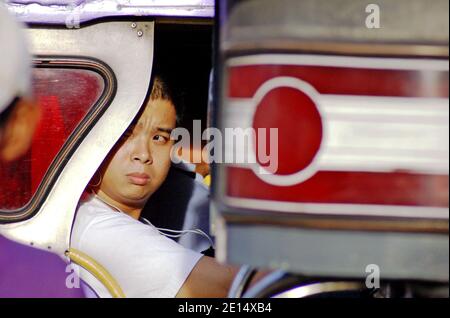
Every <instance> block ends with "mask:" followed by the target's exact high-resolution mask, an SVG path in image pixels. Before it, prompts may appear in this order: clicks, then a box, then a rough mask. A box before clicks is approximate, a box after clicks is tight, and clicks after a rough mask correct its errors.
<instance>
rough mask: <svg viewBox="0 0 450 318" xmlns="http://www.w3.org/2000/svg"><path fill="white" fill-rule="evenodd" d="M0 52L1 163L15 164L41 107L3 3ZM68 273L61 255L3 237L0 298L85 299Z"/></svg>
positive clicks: (27, 62)
mask: <svg viewBox="0 0 450 318" xmlns="http://www.w3.org/2000/svg"><path fill="white" fill-rule="evenodd" d="M0 52H2V58H1V59H0V161H13V160H16V159H18V158H19V157H20V156H22V155H23V154H24V153H25V152H26V151H27V150H28V148H29V146H30V143H31V140H32V136H33V132H34V128H35V126H36V123H37V121H38V119H39V108H38V106H37V105H36V104H34V103H33V101H32V98H31V94H30V92H31V78H30V73H31V71H30V70H31V67H30V58H29V56H28V53H27V50H26V46H25V41H24V38H23V34H22V31H21V30H20V27H19V25H17V23H16V22H15V21H14V19H13V18H12V17H11V16H10V15H9V13H8V11H7V10H6V8H5V7H4V6H3V5H2V4H0ZM0 182H1V180H0ZM0 204H1V202H0ZM65 269H66V264H64V262H63V261H62V260H61V259H60V258H59V257H58V256H56V255H53V254H50V253H48V252H43V251H40V250H37V249H35V248H31V247H27V246H24V245H20V244H17V243H14V242H12V241H10V240H8V239H6V238H4V237H3V236H1V234H0V298H1V297H8V298H9V297H83V294H82V291H81V289H69V288H67V287H66V278H67V273H66V271H65Z"/></svg>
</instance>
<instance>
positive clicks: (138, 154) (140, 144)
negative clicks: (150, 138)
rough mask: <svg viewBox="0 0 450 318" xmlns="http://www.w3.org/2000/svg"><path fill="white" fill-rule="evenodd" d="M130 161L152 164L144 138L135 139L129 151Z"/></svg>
mask: <svg viewBox="0 0 450 318" xmlns="http://www.w3.org/2000/svg"><path fill="white" fill-rule="evenodd" d="M131 160H132V161H138V162H140V163H142V164H145V165H149V164H152V163H153V158H152V155H151V151H150V149H149V145H148V143H147V142H146V140H145V138H136V139H135V140H134V143H133V148H132V151H131Z"/></svg>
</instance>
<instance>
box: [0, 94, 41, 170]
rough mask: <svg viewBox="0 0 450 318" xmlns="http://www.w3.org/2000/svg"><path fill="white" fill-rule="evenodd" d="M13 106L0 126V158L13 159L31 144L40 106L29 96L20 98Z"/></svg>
mask: <svg viewBox="0 0 450 318" xmlns="http://www.w3.org/2000/svg"><path fill="white" fill-rule="evenodd" d="M10 107H13V109H12V111H11V114H10V115H9V116H8V119H7V121H6V123H5V124H4V126H3V127H0V160H3V161H14V160H17V159H19V158H20V157H21V156H23V155H24V154H25V153H26V152H27V151H28V149H29V148H30V146H31V142H32V140H33V134H34V131H35V128H36V126H37V123H38V122H39V119H40V108H39V106H38V105H37V104H36V103H35V102H34V101H33V100H32V99H30V98H21V99H19V100H18V101H17V103H16V104H15V105H14V106H10Z"/></svg>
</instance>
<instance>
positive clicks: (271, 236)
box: [216, 217, 449, 282]
mask: <svg viewBox="0 0 450 318" xmlns="http://www.w3.org/2000/svg"><path fill="white" fill-rule="evenodd" d="M219 218H220V217H219ZM216 234H217V238H216V246H217V247H218V248H217V251H218V255H217V257H218V259H219V260H220V261H223V262H224V261H226V262H227V263H231V264H238V265H241V264H249V265H251V266H253V267H259V268H271V269H283V270H286V271H288V272H292V273H299V274H302V275H305V276H312V277H318V276H322V277H342V278H362V279H365V278H366V277H367V275H368V274H369V273H367V272H366V267H367V265H370V264H375V265H377V266H378V267H379V269H380V278H381V280H388V279H399V280H402V279H405V280H407V279H412V280H423V281H439V282H447V281H448V280H449V272H448V266H449V256H448V250H449V240H448V235H442V234H427V233H423V234H422V233H421V234H418V233H391V232H384V233H381V232H363V231H361V232H357V231H353V232H352V231H331V230H308V229H301V230H300V229H298V228H294V227H277V226H270V225H242V224H233V223H224V221H223V220H220V221H219V222H216Z"/></svg>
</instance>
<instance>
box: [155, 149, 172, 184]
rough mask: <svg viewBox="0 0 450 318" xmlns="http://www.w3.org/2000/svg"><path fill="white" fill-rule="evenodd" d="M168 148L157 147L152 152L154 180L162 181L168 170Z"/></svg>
mask: <svg viewBox="0 0 450 318" xmlns="http://www.w3.org/2000/svg"><path fill="white" fill-rule="evenodd" d="M170 148H171V147H169V146H164V147H158V149H156V150H155V151H154V152H153V166H154V173H155V177H156V179H158V180H160V179H164V178H165V177H166V175H167V172H168V171H169V168H170Z"/></svg>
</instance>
